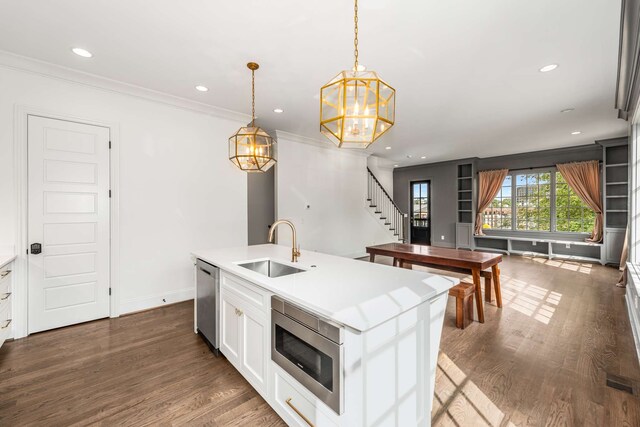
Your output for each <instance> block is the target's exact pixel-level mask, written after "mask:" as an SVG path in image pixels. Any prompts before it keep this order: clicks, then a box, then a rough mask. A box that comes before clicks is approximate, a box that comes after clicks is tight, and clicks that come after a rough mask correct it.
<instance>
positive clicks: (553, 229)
mask: <svg viewBox="0 0 640 427" xmlns="http://www.w3.org/2000/svg"><path fill="white" fill-rule="evenodd" d="M536 173H549V174H550V185H551V189H550V195H549V197H550V198H551V200H550V203H549V206H550V210H551V212H550V218H549V221H550V224H549V230H518V228H517V219H516V218H517V217H516V214H517V202H516V188H517V180H516V178H517V176H518V175H528V174H536ZM557 173H558V170H557V168H555V167H546V168H531V169H514V170H510V171H509V173H508V174H507V175H508V176H511V228H491V229H488V230H486V231H487V232H489V234H496V235H510V234H524V235H526V234H540V233H543V234H558V235H566V236H574V237H575V236H588V235H589V234H590V233H589V232H576V231H557V212H556V174H557ZM505 179H506V177H505ZM503 182H504V181H503ZM501 188H502V187H501ZM494 199H495V198H494Z"/></svg>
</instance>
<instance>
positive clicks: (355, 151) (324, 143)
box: [276, 130, 371, 157]
mask: <svg viewBox="0 0 640 427" xmlns="http://www.w3.org/2000/svg"><path fill="white" fill-rule="evenodd" d="M276 136H277V139H278V140H280V139H281V138H282V139H286V140H287V141H293V142H298V143H300V144H306V145H312V146H314V147H317V148H324V149H325V150H332V151H336V152H341V153H345V154H350V155H352V156H358V157H369V156H370V155H371V153H369V152H367V151H366V149H365V150H363V149H361V148H338V147H336V146H335V145H334V144H333V143H332V142H331V141H329V140H322V139H315V138H309V137H308V136H303V135H298V134H295V133H291V132H286V131H283V130H276Z"/></svg>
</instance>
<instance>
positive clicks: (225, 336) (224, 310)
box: [220, 292, 241, 367]
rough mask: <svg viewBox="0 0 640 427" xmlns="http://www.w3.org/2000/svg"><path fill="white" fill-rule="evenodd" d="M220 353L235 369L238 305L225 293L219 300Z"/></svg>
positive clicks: (237, 341) (238, 335)
mask: <svg viewBox="0 0 640 427" xmlns="http://www.w3.org/2000/svg"><path fill="white" fill-rule="evenodd" d="M220 310H221V313H220V318H221V320H222V324H221V325H220V351H222V354H224V355H225V356H226V358H227V359H228V360H229V361H230V362H231V363H232V364H234V365H235V366H236V367H238V366H239V363H240V354H241V352H240V343H241V339H240V315H239V313H240V309H239V308H238V304H237V303H236V302H235V301H234V300H233V299H231V298H229V295H228V294H227V293H225V292H222V295H221V300H220Z"/></svg>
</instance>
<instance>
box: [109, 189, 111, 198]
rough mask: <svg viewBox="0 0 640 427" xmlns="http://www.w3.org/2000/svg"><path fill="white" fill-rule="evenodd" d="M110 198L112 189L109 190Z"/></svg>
mask: <svg viewBox="0 0 640 427" xmlns="http://www.w3.org/2000/svg"><path fill="white" fill-rule="evenodd" d="M109 198H111V190H109Z"/></svg>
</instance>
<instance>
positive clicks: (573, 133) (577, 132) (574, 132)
mask: <svg viewBox="0 0 640 427" xmlns="http://www.w3.org/2000/svg"><path fill="white" fill-rule="evenodd" d="M581 133H582V132H580V131H579V130H574V131H573V132H571V135H580V134H581Z"/></svg>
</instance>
